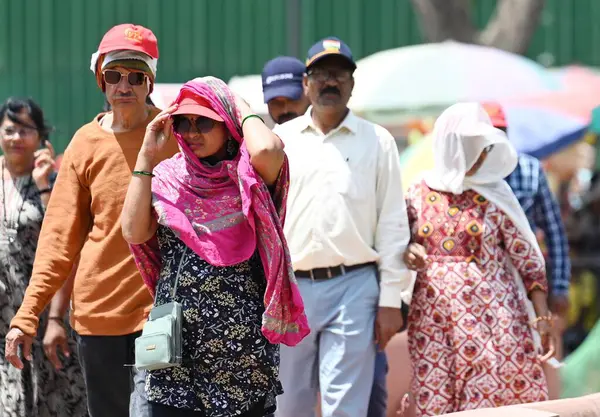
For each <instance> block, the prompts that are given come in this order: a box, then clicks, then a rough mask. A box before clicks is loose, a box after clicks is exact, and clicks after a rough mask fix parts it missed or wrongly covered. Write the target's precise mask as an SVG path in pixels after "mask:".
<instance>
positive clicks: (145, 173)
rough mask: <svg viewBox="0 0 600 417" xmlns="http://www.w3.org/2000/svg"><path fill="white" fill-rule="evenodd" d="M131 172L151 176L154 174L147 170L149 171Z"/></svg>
mask: <svg viewBox="0 0 600 417" xmlns="http://www.w3.org/2000/svg"><path fill="white" fill-rule="evenodd" d="M132 174H133V175H143V176H146V177H153V176H154V174H153V173H151V172H149V171H133V172H132Z"/></svg>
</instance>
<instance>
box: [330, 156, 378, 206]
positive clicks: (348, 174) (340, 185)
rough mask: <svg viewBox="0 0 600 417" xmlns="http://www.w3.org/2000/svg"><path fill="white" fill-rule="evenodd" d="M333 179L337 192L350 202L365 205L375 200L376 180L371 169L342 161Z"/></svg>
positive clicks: (337, 165) (337, 166)
mask: <svg viewBox="0 0 600 417" xmlns="http://www.w3.org/2000/svg"><path fill="white" fill-rule="evenodd" d="M333 177H334V178H335V189H336V191H337V192H338V193H339V194H340V195H341V196H342V197H344V199H346V200H347V201H348V202H351V203H364V202H367V201H369V200H370V199H372V198H375V181H374V180H375V178H374V176H373V173H372V170H370V169H369V167H367V166H365V165H363V164H358V163H357V164H353V163H351V162H349V161H340V162H338V163H337V164H336V166H335V173H334V176H333ZM370 177H373V178H370Z"/></svg>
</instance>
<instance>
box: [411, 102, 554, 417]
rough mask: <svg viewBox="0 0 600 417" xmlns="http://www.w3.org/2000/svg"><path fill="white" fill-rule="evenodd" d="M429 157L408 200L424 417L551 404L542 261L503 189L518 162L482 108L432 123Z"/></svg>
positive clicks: (416, 390)
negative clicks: (545, 363) (427, 167)
mask: <svg viewBox="0 0 600 417" xmlns="http://www.w3.org/2000/svg"><path fill="white" fill-rule="evenodd" d="M433 157H434V168H433V170H431V171H430V172H428V173H426V174H425V176H424V180H422V181H421V182H418V183H416V184H414V185H412V186H411V187H410V189H409V191H408V192H407V206H408V212H409V219H410V224H411V231H412V233H411V236H412V237H411V243H410V245H409V247H408V250H407V252H406V253H405V256H404V259H405V262H406V264H407V265H408V266H409V268H411V269H413V270H415V271H417V272H418V273H417V279H416V282H415V288H414V295H413V298H412V301H411V305H410V312H409V317H408V339H409V351H410V356H411V361H412V368H413V378H412V379H413V389H412V393H413V397H414V399H415V406H416V412H417V413H416V414H417V416H431V415H440V414H447V413H454V412H459V411H465V410H472V409H477V408H490V407H500V406H506V405H513V404H524V403H529V402H537V401H544V400H547V399H548V385H547V382H546V378H545V376H544V371H543V368H542V362H543V361H545V360H548V359H549V358H550V357H551V356H552V355H553V353H554V346H553V342H552V337H551V333H550V329H551V327H552V317H551V316H550V315H549V310H548V304H547V281H546V271H545V268H544V259H543V255H542V252H541V250H540V248H539V246H538V243H537V240H536V237H535V235H534V233H533V231H532V230H531V227H530V226H529V222H528V221H527V217H526V216H525V213H524V211H523V209H522V208H521V206H520V204H519V202H518V201H517V199H516V197H515V195H514V194H513V193H512V191H511V189H510V187H509V186H508V184H506V182H505V181H504V178H505V177H506V175H507V174H509V173H510V172H512V170H513V169H514V167H515V166H516V165H517V153H516V151H515V150H514V148H513V147H512V145H511V144H510V142H509V141H508V139H507V138H506V135H505V134H504V132H502V131H500V130H498V129H496V128H494V127H493V126H492V123H491V121H490V118H489V117H488V115H487V113H486V112H485V110H484V109H483V107H482V106H481V105H480V104H478V103H459V104H455V105H453V106H451V107H449V108H448V109H446V110H445V111H444V112H443V113H442V114H441V116H440V117H439V118H438V119H437V121H436V122H435V126H434V129H433ZM529 300H531V303H532V304H533V306H532V307H531V306H530V304H529ZM538 333H539V336H540V338H539V339H537V336H538ZM536 340H538V341H539V343H537V342H536Z"/></svg>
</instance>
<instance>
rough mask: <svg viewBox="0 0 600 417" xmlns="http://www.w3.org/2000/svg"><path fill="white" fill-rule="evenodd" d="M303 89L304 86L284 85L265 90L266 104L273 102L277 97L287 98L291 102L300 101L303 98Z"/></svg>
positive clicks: (296, 84) (295, 84)
mask: <svg viewBox="0 0 600 417" xmlns="http://www.w3.org/2000/svg"><path fill="white" fill-rule="evenodd" d="M302 93H303V88H302V84H298V83H294V84H284V85H277V86H271V87H267V88H264V89H263V95H264V96H265V103H268V102H269V101H271V100H273V99H274V98H277V97H285V98H289V99H290V100H298V99H299V98H300V97H302Z"/></svg>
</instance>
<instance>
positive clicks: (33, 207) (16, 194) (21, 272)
mask: <svg viewBox="0 0 600 417" xmlns="http://www.w3.org/2000/svg"><path fill="white" fill-rule="evenodd" d="M0 175H2V170H0ZM2 185H3V189H2V190H0V417H58V416H72V417H86V416H87V415H88V412H87V400H86V393H85V384H84V381H83V374H82V372H81V368H80V367H79V362H78V360H77V345H76V343H75V340H74V339H73V338H69V350H70V352H71V355H70V356H69V357H68V358H64V357H63V358H62V363H63V368H62V369H60V370H56V369H54V367H53V366H52V364H51V363H50V361H49V360H48V359H46V356H45V354H44V347H43V345H42V340H43V337H44V332H45V330H46V323H47V315H48V314H47V312H45V313H44V314H43V315H42V316H41V318H40V325H39V329H40V330H39V331H38V337H36V338H35V339H34V340H33V347H32V356H33V360H32V361H31V362H29V361H25V362H24V363H25V367H24V369H23V370H18V369H16V368H15V367H13V366H11V365H10V364H9V363H8V362H7V361H6V359H5V358H4V353H5V351H4V338H5V337H6V333H7V332H8V330H9V327H10V321H11V320H12V318H13V317H14V316H15V314H16V312H17V310H18V309H19V307H20V305H21V302H22V301H23V296H24V294H25V289H26V288H27V284H28V283H29V279H30V277H31V272H32V270H33V260H34V258H35V252H36V248H37V241H38V236H39V234H40V229H41V227H42V220H43V218H44V207H43V206H42V202H41V199H40V196H39V194H38V189H37V187H36V186H35V184H33V181H32V178H31V175H27V176H23V177H18V178H15V179H14V181H11V180H5V181H3V184H2ZM3 196H4V197H3ZM8 196H11V198H10V199H9V198H8ZM5 209H6V212H5V211H4V210H5ZM5 218H6V219H9V220H11V222H10V223H16V224H17V225H18V227H17V229H16V230H17V231H18V233H17V234H16V236H15V239H14V241H12V242H10V243H8V242H7V241H6V238H7V237H8V235H9V233H8V232H9V230H8V229H7V226H6V225H5V224H4V219H5ZM65 326H68V324H67V323H65Z"/></svg>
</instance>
